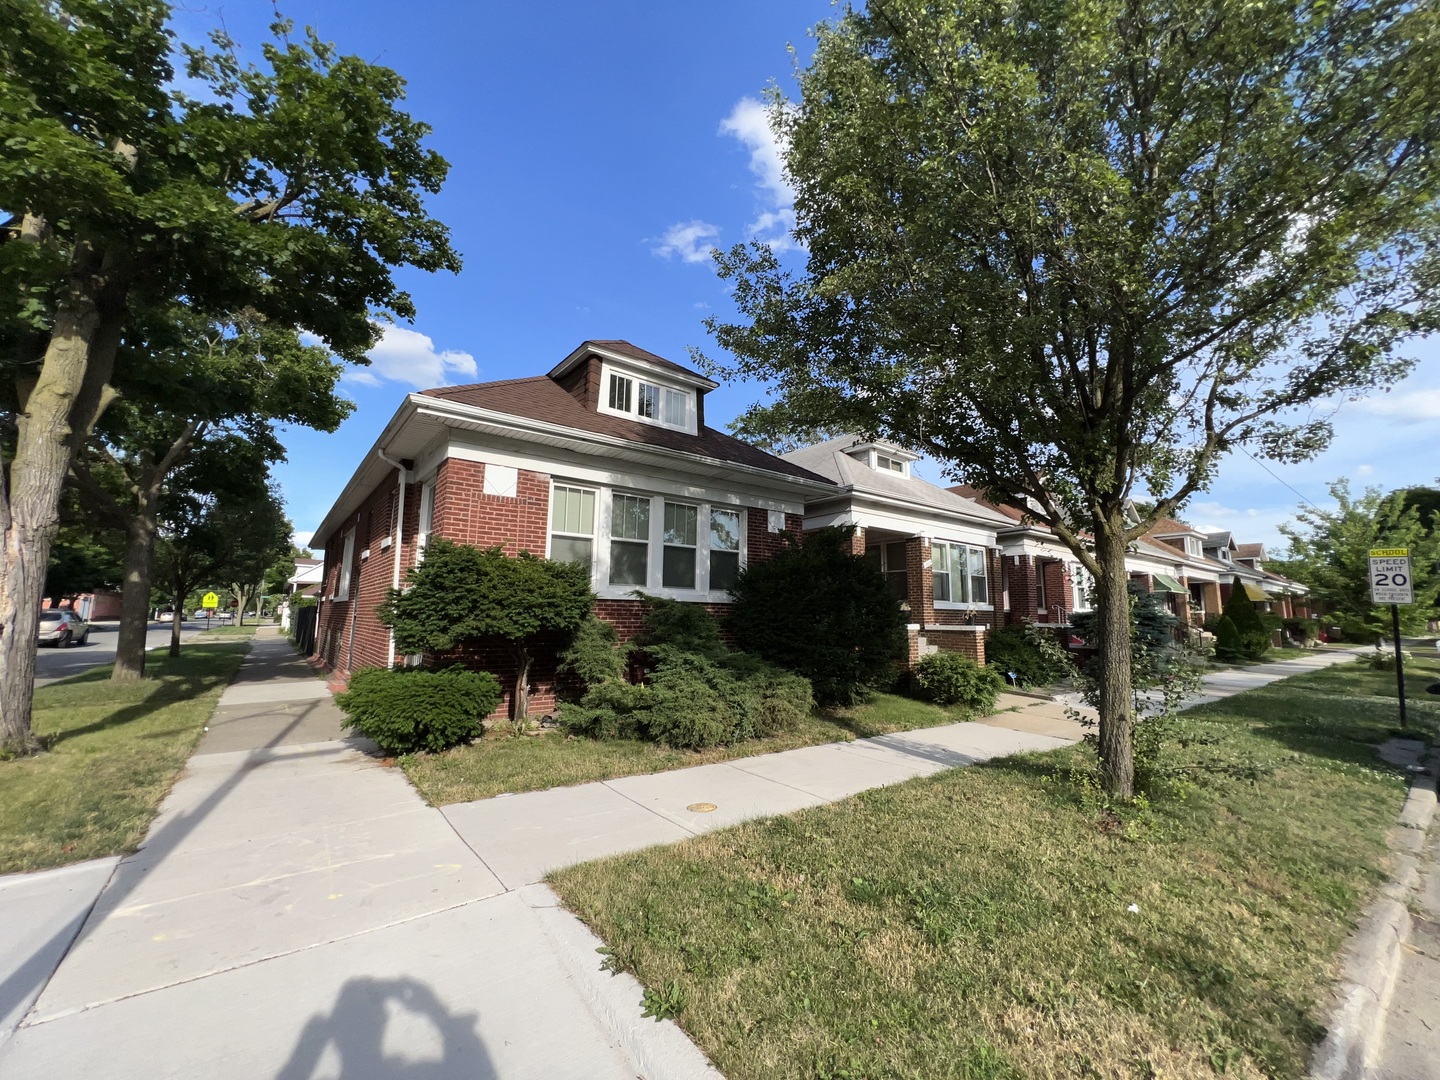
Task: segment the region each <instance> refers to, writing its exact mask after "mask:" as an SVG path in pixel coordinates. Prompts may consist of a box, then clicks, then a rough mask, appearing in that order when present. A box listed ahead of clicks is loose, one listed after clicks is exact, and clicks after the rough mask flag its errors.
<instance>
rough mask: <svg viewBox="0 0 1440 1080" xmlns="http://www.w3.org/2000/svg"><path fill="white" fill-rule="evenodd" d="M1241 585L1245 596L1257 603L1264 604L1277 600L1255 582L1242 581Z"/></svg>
mask: <svg viewBox="0 0 1440 1080" xmlns="http://www.w3.org/2000/svg"><path fill="white" fill-rule="evenodd" d="M1240 585H1241V587H1242V588H1243V589H1244V590H1245V595H1246V596H1248V597H1249V598H1250V599H1251V600H1254V601H1256V602H1257V603H1261V604H1263V603H1265V602H1267V601H1269V600H1274V599H1275V598H1274V597H1273V596H1271V595H1270V594H1269V593H1268V592H1266V591H1265V590H1264V589H1262V588H1260V586H1259V585H1256V584H1254V583H1253V582H1249V581H1242V582H1241V583H1240Z"/></svg>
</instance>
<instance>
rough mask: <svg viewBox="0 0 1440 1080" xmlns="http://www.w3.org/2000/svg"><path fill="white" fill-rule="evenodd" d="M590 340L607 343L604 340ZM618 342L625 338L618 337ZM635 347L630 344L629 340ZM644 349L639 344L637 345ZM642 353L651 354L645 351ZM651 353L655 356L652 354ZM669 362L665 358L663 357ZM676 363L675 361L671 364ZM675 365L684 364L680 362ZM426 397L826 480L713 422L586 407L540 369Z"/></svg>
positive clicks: (428, 393)
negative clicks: (690, 428) (683, 425)
mask: <svg viewBox="0 0 1440 1080" xmlns="http://www.w3.org/2000/svg"><path fill="white" fill-rule="evenodd" d="M595 344H599V345H605V346H606V347H607V348H608V347H609V343H606V342H596V343H595ZM620 344H625V343H624V342H621V343H620ZM630 348H632V349H633V348H634V346H630ZM636 351H638V352H643V350H636ZM643 358H644V359H650V358H651V357H650V354H648V353H646V354H645V356H644V357H643ZM654 359H659V358H658V357H655V358H654ZM666 362H667V363H668V361H666ZM671 366H672V367H673V366H676V365H671ZM680 370H682V371H683V370H684V369H683V368H681V369H680ZM421 393H422V394H425V395H426V396H428V397H434V398H441V399H443V400H446V401H453V402H456V403H458V404H461V405H472V406H474V407H475V408H478V409H489V410H492V411H494V412H498V413H505V414H507V415H509V416H522V417H525V418H526V419H529V420H539V421H541V422H542V423H546V424H557V425H559V426H561V427H567V428H574V429H575V430H577V431H588V432H593V433H594V434H596V435H608V436H610V437H612V438H616V439H624V440H626V441H627V442H633V443H641V444H643V445H645V446H658V447H663V448H665V449H667V450H678V451H681V452H682V453H687V454H698V455H701V456H703V457H708V458H715V459H716V460H719V461H729V462H733V463H735V464H737V465H748V466H750V467H751V468H755V469H765V470H767V471H769V472H773V473H780V474H781V475H784V476H793V477H796V478H797V479H801V480H812V481H816V482H818V483H822V484H829V483H831V481H829V480H827V479H825V477H823V476H818V475H816V474H815V473H813V472H810V471H809V470H808V469H802V468H801V467H800V466H798V465H792V464H791V463H790V462H788V461H784V460H782V459H781V458H778V457H775V456H774V455H772V454H767V453H766V452H765V451H764V450H761V449H760V448H759V447H755V446H751V445H750V444H749V443H747V442H741V441H740V440H739V439H736V438H734V437H732V436H730V435H726V434H724V433H723V432H720V431H716V430H715V429H714V428H708V427H702V428H700V432H699V434H697V435H690V434H688V433H687V432H684V431H676V430H674V429H673V428H663V427H658V426H656V425H654V424H646V423H642V422H641V421H639V420H626V419H624V418H623V417H619V416H611V415H609V414H608V413H598V412H591V411H590V410H589V409H587V408H586V407H585V406H584V405H583V404H581V403H580V402H579V401H577V400H576V399H575V398H573V397H571V396H570V394H569V393H567V392H566V391H565V390H564V389H563V388H562V387H561V386H560V385H559V384H558V383H556V382H555V381H554V380H552V379H551V378H549V377H548V376H545V375H535V376H532V377H530V378H527V379H504V380H501V381H500V382H490V383H471V384H469V385H467V386H440V387H436V388H435V389H433V390H422V391H421Z"/></svg>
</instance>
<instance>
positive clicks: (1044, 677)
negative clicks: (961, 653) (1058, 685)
mask: <svg viewBox="0 0 1440 1080" xmlns="http://www.w3.org/2000/svg"><path fill="white" fill-rule="evenodd" d="M1049 633H1053V631H1051V630H1046V629H1044V628H1043V627H1040V626H1038V625H1036V624H1035V623H1027V624H1026V625H1024V626H1000V627H997V628H995V629H994V630H991V631H989V632H987V633H986V635H985V664H986V666H987V667H992V668H994V669H995V670H996V671H998V672H999V673H1000V675H1001V676H1002V677H1004V676H1005V675H1007V674H1011V675H1014V676H1015V683H1016V685H1017V686H1049V685H1050V684H1051V683H1053V682H1055V681H1056V680H1057V679H1062V678H1064V677H1065V674H1066V669H1065V665H1064V664H1061V663H1058V662H1056V661H1055V660H1054V659H1053V658H1052V657H1051V656H1050V655H1049V654H1048V653H1047V652H1046V650H1044V649H1043V648H1041V645H1040V642H1039V641H1038V640H1037V637H1038V635H1041V634H1049Z"/></svg>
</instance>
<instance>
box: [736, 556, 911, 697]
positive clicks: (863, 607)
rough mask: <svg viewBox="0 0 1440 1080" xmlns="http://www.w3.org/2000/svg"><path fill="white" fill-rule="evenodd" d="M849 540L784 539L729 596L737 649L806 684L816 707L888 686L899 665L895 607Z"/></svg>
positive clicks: (901, 624)
mask: <svg viewBox="0 0 1440 1080" xmlns="http://www.w3.org/2000/svg"><path fill="white" fill-rule="evenodd" d="M853 535H854V529H852V528H831V529H817V530H815V531H814V532H808V533H805V534H804V535H803V536H802V537H800V538H799V539H798V540H797V539H795V538H793V537H790V536H788V535H787V536H786V537H785V538H784V539H785V546H784V547H783V548H782V549H781V550H780V552H779V553H778V554H776V555H775V556H774V557H773V558H771V559H769V560H767V561H766V562H762V563H757V564H755V565H753V566H751V567H749V568H747V569H746V570H745V571H744V572H743V573H741V575H740V578H739V580H738V581H736V582H735V586H734V588H732V589H731V590H730V592H731V595H732V596H733V597H734V599H735V602H734V604H733V605H732V606H731V609H730V621H729V628H730V632H731V633H732V634H733V635H734V638H735V641H736V642H737V644H739V646H740V647H741V648H742V649H745V650H746V651H748V652H752V653H755V654H756V655H757V656H760V657H762V658H763V659H765V660H768V661H770V662H771V663H774V664H779V665H780V666H781V667H784V668H788V669H789V670H791V671H794V672H797V673H798V674H800V675H803V676H805V677H806V678H807V679H809V680H810V682H811V684H812V685H813V687H814V692H815V699H816V700H817V701H818V702H819V703H820V704H822V705H849V704H852V703H854V702H855V701H857V700H858V699H859V698H860V697H862V696H863V695H864V693H865V690H866V689H867V688H868V687H871V686H882V685H888V684H889V683H892V682H893V681H894V679H895V676H896V674H897V672H898V670H899V666H900V662H901V660H902V659H903V653H904V646H905V621H904V618H903V616H902V615H901V613H900V605H899V601H897V600H896V599H895V597H894V596H893V595H891V593H890V591H889V588H888V587H887V586H886V584H885V578H884V576H883V575H882V574H881V573H880V571H879V570H877V569H876V568H875V567H873V566H871V565H869V564H868V563H866V561H865V560H864V559H863V558H861V557H860V556H858V555H853V554H851V552H850V540H851V537H852V536H853Z"/></svg>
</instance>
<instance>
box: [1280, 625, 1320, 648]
mask: <svg viewBox="0 0 1440 1080" xmlns="http://www.w3.org/2000/svg"><path fill="white" fill-rule="evenodd" d="M1318 629H1319V628H1318V626H1317V624H1316V622H1315V620H1314V619H1286V620H1285V634H1286V636H1287V637H1289V638H1290V640H1291V641H1295V642H1298V643H1299V644H1301V645H1308V644H1309V643H1310V642H1312V641H1314V640H1315V635H1316V633H1317V632H1318Z"/></svg>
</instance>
